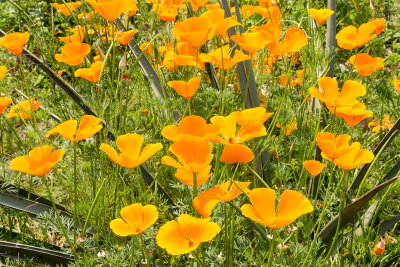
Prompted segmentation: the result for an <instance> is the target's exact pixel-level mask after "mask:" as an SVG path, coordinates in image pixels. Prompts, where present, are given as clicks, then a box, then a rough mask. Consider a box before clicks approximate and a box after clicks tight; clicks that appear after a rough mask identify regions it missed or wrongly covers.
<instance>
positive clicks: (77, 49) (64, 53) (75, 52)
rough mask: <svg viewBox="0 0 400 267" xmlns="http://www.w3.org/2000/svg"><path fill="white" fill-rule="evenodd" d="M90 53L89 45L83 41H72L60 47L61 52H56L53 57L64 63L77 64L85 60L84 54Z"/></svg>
mask: <svg viewBox="0 0 400 267" xmlns="http://www.w3.org/2000/svg"><path fill="white" fill-rule="evenodd" d="M89 53H90V46H89V45H88V44H85V43H80V42H73V43H68V44H66V45H64V46H63V47H62V48H61V54H56V55H55V56H54V58H55V59H56V60H57V61H59V62H63V63H65V64H68V65H71V66H77V65H79V64H81V63H82V62H83V61H84V60H85V56H86V55H87V54H89Z"/></svg>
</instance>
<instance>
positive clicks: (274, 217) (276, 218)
mask: <svg viewBox="0 0 400 267" xmlns="http://www.w3.org/2000/svg"><path fill="white" fill-rule="evenodd" d="M247 194H248V196H249V199H250V202H251V204H244V205H243V206H242V207H241V208H240V209H241V210H242V214H243V216H246V217H248V218H250V219H252V220H253V221H256V222H258V223H260V224H262V225H264V226H267V227H270V228H273V229H279V228H282V227H285V226H287V225H289V224H291V223H292V222H294V221H295V220H296V219H297V218H298V217H300V216H301V215H304V214H307V213H310V212H312V211H313V210H314V208H313V206H312V205H311V202H310V201H309V200H308V199H307V198H306V197H305V196H304V195H303V194H302V193H300V192H297V191H293V190H285V191H284V192H283V193H282V195H281V197H280V200H279V206H278V211H277V212H276V209H275V201H276V193H275V190H273V189H270V188H256V189H253V190H251V191H249V192H248V193H247Z"/></svg>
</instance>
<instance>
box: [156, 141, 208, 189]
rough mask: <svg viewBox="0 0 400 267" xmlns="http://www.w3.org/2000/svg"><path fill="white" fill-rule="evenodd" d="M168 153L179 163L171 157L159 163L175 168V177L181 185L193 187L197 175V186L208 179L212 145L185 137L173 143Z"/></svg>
mask: <svg viewBox="0 0 400 267" xmlns="http://www.w3.org/2000/svg"><path fill="white" fill-rule="evenodd" d="M169 151H171V153H172V154H174V155H175V157H176V158H177V159H178V161H179V163H178V162H177V161H176V160H175V159H174V158H172V157H171V156H164V157H162V158H161V163H162V164H164V165H169V166H172V167H174V168H176V169H177V172H176V173H175V177H176V178H178V180H180V181H181V182H182V183H184V184H186V185H188V186H193V185H194V175H195V174H196V173H197V186H201V185H202V184H203V183H204V182H205V181H207V179H208V178H209V177H210V170H211V166H210V163H211V161H212V159H213V157H214V155H213V154H212V153H211V152H212V144H211V143H209V142H208V141H207V140H205V139H199V138H195V137H192V136H189V135H185V136H182V137H181V138H180V139H179V140H178V141H177V142H175V143H173V144H172V145H171V146H170V148H169Z"/></svg>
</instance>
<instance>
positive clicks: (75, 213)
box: [74, 142, 78, 242]
mask: <svg viewBox="0 0 400 267" xmlns="http://www.w3.org/2000/svg"><path fill="white" fill-rule="evenodd" d="M76 192H77V179H76V142H74V242H76V217H77V216H78V215H77V202H78V198H77V196H76Z"/></svg>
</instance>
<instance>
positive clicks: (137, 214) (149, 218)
mask: <svg viewBox="0 0 400 267" xmlns="http://www.w3.org/2000/svg"><path fill="white" fill-rule="evenodd" d="M121 217H122V219H121V218H118V219H115V220H112V221H111V222H110V228H111V230H112V231H113V232H114V234H116V235H119V236H129V235H140V234H141V233H143V232H144V230H146V229H147V228H149V227H150V226H152V225H153V224H154V223H155V222H156V221H157V219H158V211H157V208H156V206H153V205H145V206H142V204H140V203H134V204H132V205H129V206H126V207H124V208H122V210H121Z"/></svg>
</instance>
